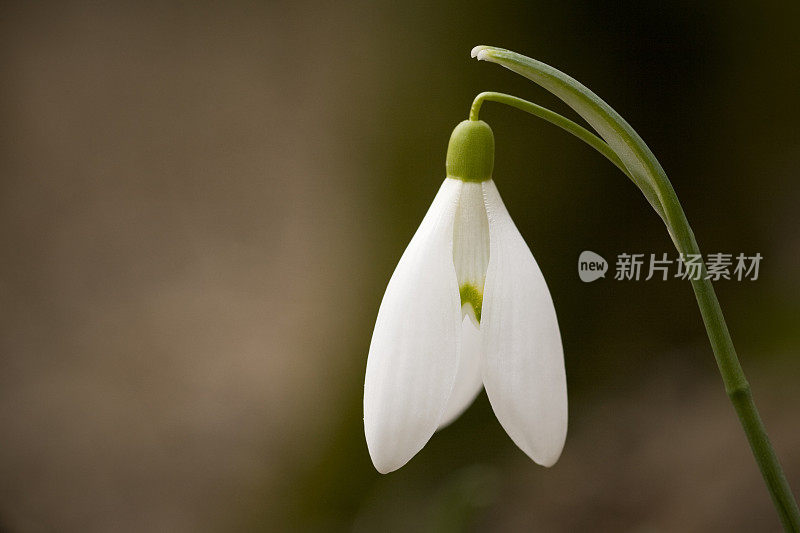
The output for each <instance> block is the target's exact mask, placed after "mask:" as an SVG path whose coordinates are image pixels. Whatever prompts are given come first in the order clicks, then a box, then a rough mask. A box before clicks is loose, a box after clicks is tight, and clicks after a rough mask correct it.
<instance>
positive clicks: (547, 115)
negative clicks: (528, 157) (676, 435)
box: [470, 46, 800, 533]
mask: <svg viewBox="0 0 800 533" xmlns="http://www.w3.org/2000/svg"><path fill="white" fill-rule="evenodd" d="M472 55H473V57H477V58H478V59H479V60H484V61H490V62H492V63H497V64H498V65H501V66H504V67H506V68H508V69H509V70H512V71H513V72H516V73H517V74H520V75H522V76H524V77H526V78H528V79H529V80H531V81H533V82H534V83H536V84H538V85H540V86H541V87H543V88H545V89H546V90H548V91H550V92H551V93H553V94H554V95H556V96H557V97H559V98H560V99H561V100H563V101H564V102H565V103H566V104H567V105H569V106H570V107H571V108H572V109H574V110H575V111H576V112H577V113H578V114H580V115H581V116H582V117H583V118H584V119H585V120H586V121H587V122H588V123H589V124H591V125H592V127H594V128H595V130H596V131H597V132H598V133H599V134H600V137H602V140H601V139H600V138H598V137H597V136H595V135H594V134H593V133H591V132H590V131H588V130H586V129H585V128H582V127H581V126H579V125H577V124H575V123H573V122H572V121H570V120H568V119H566V118H564V117H562V116H560V115H558V114H557V113H554V112H552V111H549V110H547V109H545V108H542V107H540V106H537V105H536V104H532V103H530V102H526V101H525V100H521V99H519V98H516V97H513V96H508V95H502V94H498V93H482V94H480V95H478V97H477V98H476V99H475V102H474V103H473V105H472V109H471V111H470V118H473V117H474V118H473V120H475V119H477V116H478V111H479V110H480V107H481V103H482V102H483V101H484V100H491V101H497V102H501V103H505V104H508V105H510V106H512V107H516V108H517V109H521V110H523V111H526V112H528V113H531V114H533V115H536V116H538V117H540V118H543V119H545V120H547V121H548V122H550V123H552V124H555V125H557V126H559V127H561V128H563V129H565V130H567V131H569V132H570V133H572V134H573V135H575V136H576V137H578V138H580V139H582V140H583V141H585V142H586V143H587V144H589V145H590V146H591V147H592V148H594V149H595V150H597V151H599V152H600V153H602V154H603V155H604V156H606V158H608V159H609V160H610V161H611V162H612V163H614V164H615V165H616V166H617V168H619V169H620V170H622V171H623V173H624V174H625V175H626V176H628V177H629V178H631V180H632V181H633V182H634V183H635V184H636V185H637V187H639V189H640V190H641V191H642V193H643V194H644V195H645V197H646V198H647V200H648V201H649V202H650V204H651V205H652V206H653V208H654V209H655V210H656V212H657V213H658V214H659V216H660V217H661V218H662V220H663V221H664V223H665V225H666V227H667V230H668V231H669V234H670V237H671V238H672V241H673V242H674V243H675V247H676V248H677V250H678V251H679V252H680V253H682V254H685V255H698V256H699V255H700V248H699V247H698V245H697V240H696V239H695V236H694V232H693V231H692V228H691V226H690V225H689V221H688V220H687V219H686V214H685V213H684V211H683V207H682V206H681V204H680V201H679V200H678V197H677V195H676V194H675V190H674V189H673V187H672V183H670V181H669V179H668V178H667V175H666V173H665V172H664V169H663V168H662V167H661V164H660V163H659V162H658V160H657V159H656V157H655V155H653V153H652V151H650V149H649V148H648V147H647V145H646V144H645V142H644V140H643V139H642V138H641V136H639V134H638V133H636V131H634V129H633V128H632V127H631V126H630V124H628V123H627V122H626V121H625V119H623V118H622V116H620V114H619V113H617V112H616V111H615V110H614V109H613V108H612V107H611V106H609V105H608V104H607V103H606V102H605V101H604V100H602V99H601V98H600V97H599V96H597V95H596V94H595V93H593V92H592V91H591V90H589V89H588V88H587V87H586V86H585V85H583V84H581V83H580V82H578V81H577V80H575V79H574V78H572V77H570V76H568V75H567V74H564V73H563V72H561V71H560V70H558V69H555V68H553V67H551V66H550V65H547V64H545V63H542V62H541V61H537V60H535V59H532V58H530V57H526V56H523V55H521V54H517V53H515V52H512V51H510V50H505V49H502V48H497V47H492V46H477V47H475V48H474V49H473V50H472ZM609 151H611V152H613V154H614V156H612V155H611V154H609V153H608V152H609ZM700 270H701V272H700V276H699V277H698V279H694V280H692V281H691V283H692V289H693V290H694V293H695V297H696V299H697V304H698V306H699V307H700V314H701V315H702V317H703V323H704V325H705V327H706V332H707V333H708V339H709V341H710V342H711V348H712V350H713V352H714V357H715V359H716V362H717V367H718V368H719V372H720V375H721V376H722V381H723V383H724V385H725V392H726V393H727V395H728V397H729V398H730V401H731V403H732V404H733V407H734V409H735V410H736V414H737V415H738V417H739V421H740V423H741V425H742V428H743V429H744V432H745V434H746V435H747V440H748V442H749V443H750V448H751V449H752V451H753V456H754V457H755V460H756V464H757V465H758V468H759V470H760V471H761V474H762V476H763V477H764V481H765V483H766V486H767V490H768V491H769V493H770V496H771V497H772V501H773V503H774V505H775V509H776V511H777V513H778V516H779V517H780V520H781V523H782V524H783V527H784V529H785V530H786V531H790V532H798V533H800V510H798V506H797V502H796V500H795V498H794V495H793V494H792V490H791V488H790V487H789V483H788V482H787V480H786V476H785V475H784V473H783V469H782V468H781V464H780V461H779V460H778V457H777V455H776V454H775V450H774V448H773V447H772V444H771V443H770V440H769V437H768V436H767V431H766V429H765V428H764V423H763V422H762V421H761V417H760V416H759V414H758V409H756V405H755V402H754V401H753V395H752V393H751V392H750V385H749V383H748V382H747V379H746V378H745V375H744V371H743V370H742V366H741V364H740V363H739V358H738V356H737V355H736V350H735V349H734V347H733V341H732V340H731V336H730V332H729V331H728V326H727V324H726V323H725V317H724V316H723V314H722V309H721V308H720V305H719V301H718V300H717V295H716V293H715V291H714V287H713V285H712V284H711V281H710V280H709V279H706V277H707V276H706V274H707V272H706V267H705V264H703V263H702V261H701V269H700Z"/></svg>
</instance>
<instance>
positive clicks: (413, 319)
mask: <svg viewBox="0 0 800 533" xmlns="http://www.w3.org/2000/svg"><path fill="white" fill-rule="evenodd" d="M461 185H462V182H461V181H459V180H455V179H452V178H447V179H445V181H444V183H443V184H442V187H441V188H440V189H439V192H438V194H437V195H436V198H435V199H434V201H433V204H432V205H431V207H430V209H429V210H428V213H427V214H426V215H425V218H424V219H423V221H422V224H420V227H419V229H418V230H417V232H416V234H414V237H413V238H412V239H411V242H410V243H409V245H408V248H406V251H405V252H404V253H403V257H402V258H401V259H400V262H399V263H398V265H397V268H396V269H395V271H394V274H393V275H392V279H391V280H390V281H389V286H388V287H387V288H386V294H384V296H383V301H382V302H381V307H380V310H379V311H378V319H377V321H376V323H375V331H374V332H373V334H372V343H371V344H370V348H369V357H368V359H367V371H366V378H365V381H364V432H365V434H366V437H367V447H368V448H369V453H370V456H371V457H372V462H373V464H374V465H375V468H376V469H377V470H378V471H379V472H381V473H384V474H385V473H387V472H391V471H393V470H396V469H398V468H400V467H401V466H403V465H404V464H405V463H406V462H408V460H409V459H411V458H412V457H413V456H414V455H415V454H416V453H417V452H418V451H419V450H421V449H422V447H423V446H424V445H425V443H426V442H428V440H429V439H430V438H431V435H433V433H434V431H436V428H437V427H438V425H439V420H440V419H441V417H442V413H443V411H444V408H445V405H446V404H447V400H448V398H449V397H450V391H451V390H452V388H453V382H454V380H455V376H456V370H457V368H458V350H459V343H460V336H461V300H460V297H459V293H458V282H457V281H456V272H455V267H454V265H453V221H454V218H455V211H456V206H457V204H458V197H459V193H460V191H461Z"/></svg>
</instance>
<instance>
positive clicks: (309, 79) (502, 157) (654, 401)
mask: <svg viewBox="0 0 800 533" xmlns="http://www.w3.org/2000/svg"><path fill="white" fill-rule="evenodd" d="M798 21H800V6H798V4H797V2H795V1H789V0H785V1H780V0H767V1H760V2H751V1H748V2H700V3H696V2H683V1H681V2H670V3H663V2H624V3H597V2H569V1H568V2H560V3H550V2H548V3H544V2H529V3H526V4H524V5H517V4H516V3H515V4H508V5H504V4H503V3H486V2H476V1H467V2H463V1H462V2H443V3H433V4H432V3H429V2H402V3H395V2H384V1H379V2H336V3H326V2H305V1H292V2H263V3H262V2H240V1H231V2H225V3H205V2H201V3H191V2H129V3H120V2H91V3H88V2H87V3H75V2H40V3H28V2H3V3H2V7H0V68H1V69H2V70H1V72H2V74H1V75H0V79H1V80H2V83H0V139H1V142H0V302H1V305H0V530H2V531H22V532H27V531H123V532H124V531H195V532H196V531H357V532H367V531H554V532H555V531H583V530H594V531H777V530H779V524H778V521H777V518H776V516H775V514H774V512H773V510H772V508H771V503H770V500H769V497H768V495H767V492H766V491H765V489H764V487H763V485H762V483H761V480H760V477H759V472H758V470H757V469H756V467H755V464H754V462H753V460H752V458H751V456H750V452H749V449H748V447H747V443H746V440H745V438H744V435H743V433H742V431H741V430H740V428H739V426H738V422H737V420H736V417H735V414H734V412H733V410H732V408H731V407H730V406H729V404H728V403H727V399H726V397H725V394H724V391H723V388H722V384H721V381H720V379H719V377H718V375H717V374H716V368H715V364H714V360H713V357H712V354H711V351H710V348H709V345H708V341H707V339H706V337H705V334H704V330H703V328H702V325H701V322H700V317H699V313H698V311H697V309H696V306H695V302H694V297H693V294H692V292H691V289H690V287H689V285H688V284H687V283H685V282H680V281H669V282H661V281H650V282H644V281H639V282H621V281H614V280H613V279H611V278H610V277H609V278H607V279H605V280H599V281H597V282H595V283H592V284H585V283H582V282H580V281H579V279H578V276H577V271H576V270H577V269H576V262H577V256H578V254H579V253H580V252H581V251H582V250H586V249H589V250H594V251H596V252H598V253H600V254H602V255H604V256H605V257H606V258H607V259H610V260H612V261H613V259H614V257H615V256H616V255H617V254H619V253H622V252H628V253H633V252H641V253H658V254H660V253H663V252H669V253H670V254H672V253H673V252H672V250H671V248H670V242H669V240H668V238H667V234H666V232H665V230H664V228H663V226H662V225H661V224H660V222H659V219H658V218H657V216H656V215H655V214H654V213H652V212H651V211H650V209H649V207H648V205H647V203H646V201H644V199H643V197H641V195H640V193H639V192H638V191H637V190H636V189H635V188H634V187H633V186H632V185H631V184H630V183H629V182H628V181H627V180H626V179H625V178H624V177H622V176H621V175H620V174H619V173H618V172H617V171H616V170H615V169H614V168H613V167H612V166H611V165H609V164H608V163H607V162H606V161H605V160H604V159H603V158H601V157H600V156H599V155H598V154H596V153H595V152H593V151H592V150H590V149H588V148H587V147H586V146H584V145H582V144H580V143H579V142H577V141H576V140H574V139H573V138H571V137H569V136H568V135H566V134H564V133H563V132H561V131H560V130H557V129H554V128H553V127H551V126H549V125H547V124H544V123H542V122H540V121H537V120H536V119H534V118H532V117H529V116H527V115H524V114H521V113H519V112H517V111H513V110H510V109H506V108H501V107H500V106H498V105H497V104H491V103H490V104H486V106H485V107H484V110H483V113H482V117H483V118H484V119H485V120H487V121H488V122H489V123H490V124H491V125H492V127H493V128H494V131H495V135H496V140H497V163H496V168H495V178H496V181H497V183H498V187H499V188H500V191H501V193H502V194H503V196H504V198H505V200H506V204H507V206H508V208H509V210H510V211H511V213H512V216H513V217H514V218H515V220H516V222H517V225H518V226H519V228H520V230H521V232H522V234H523V235H524V236H525V238H526V240H527V241H528V243H529V244H530V245H531V248H532V249H533V251H534V254H535V255H536V257H537V259H538V261H539V263H540V266H541V267H542V270H543V271H544V273H545V275H546V277H547V279H548V283H549V286H550V289H551V292H552V295H553V298H554V300H555V304H556V309H557V311H558V314H559V318H560V325H561V331H562V335H563V340H564V345H565V353H566V366H567V373H568V381H569V390H570V430H569V436H568V439H567V444H566V448H565V450H564V453H563V455H562V458H561V460H560V461H559V463H558V464H557V465H556V466H555V467H553V468H551V469H544V468H541V467H538V466H536V465H535V464H533V463H532V462H531V461H530V460H528V459H527V457H526V456H525V455H524V454H523V453H522V452H520V451H519V450H518V449H516V448H515V446H514V445H513V443H512V442H511V441H510V439H509V438H508V437H507V436H506V435H505V433H504V432H503V430H502V429H501V427H500V426H499V424H498V422H497V421H496V419H495V418H494V416H493V414H492V412H491V408H490V406H489V404H488V401H487V400H486V397H485V394H483V393H482V394H481V396H480V397H479V398H478V400H477V401H476V403H475V404H474V405H473V406H472V407H471V408H470V409H469V410H468V411H467V412H466V413H465V415H464V416H462V417H461V419H459V420H458V421H457V422H456V423H455V424H453V425H452V426H451V427H449V428H447V429H446V430H444V431H441V432H440V433H437V434H436V435H435V436H434V437H433V439H432V440H431V442H430V443H429V444H428V446H426V448H425V449H424V450H423V451H422V452H421V453H419V455H418V456H416V457H415V458H414V459H413V460H412V461H411V462H410V463H409V464H408V465H406V466H405V467H403V468H402V469H401V470H399V471H398V472H396V473H392V474H390V475H386V476H382V475H380V474H378V473H377V472H375V470H374V469H373V467H372V465H371V463H370V460H369V456H368V454H367V449H366V444H365V441H364V437H363V428H362V411H361V409H362V407H361V395H362V390H363V375H364V368H365V362H366V355H367V350H368V346H369V341H370V336H371V333H372V326H373V324H374V319H375V316H376V313H377V309H378V305H379V303H380V299H381V297H382V295H383V290H384V288H385V286H386V283H387V281H388V279H389V276H390V275H391V273H392V270H393V268H394V266H395V264H396V262H397V260H398V258H399V257H400V255H401V253H402V251H403V249H404V247H405V245H406V244H407V242H408V241H409V239H410V238H411V236H412V234H413V232H414V230H415V228H416V226H417V225H418V224H419V222H420V220H421V219H422V216H423V214H424V213H425V211H426V209H427V207H428V205H429V203H430V201H431V199H432V198H433V196H434V194H435V192H436V190H437V188H438V187H439V184H440V182H441V180H442V178H443V176H444V156H445V149H446V144H447V140H448V137H449V134H450V131H451V129H452V128H453V126H455V124H456V123H457V122H459V121H460V120H462V119H464V118H466V115H467V111H468V108H469V105H470V103H471V100H472V98H473V96H474V95H475V94H477V93H478V92H480V91H482V90H498V91H503V92H510V93H513V94H516V95H519V96H521V97H525V98H528V99H532V100H534V101H536V102H538V103H540V104H543V105H547V106H551V107H553V108H555V109H558V110H560V111H562V112H568V111H569V110H568V109H565V107H564V106H563V105H561V104H560V102H558V101H556V100H555V99H554V98H553V97H551V96H550V95H549V94H547V93H545V92H544V91H542V90H540V89H539V88H538V87H535V86H534V85H533V84H531V83H530V82H527V81H526V80H524V79H521V78H519V77H517V76H516V75H514V74H512V73H510V72H508V71H505V70H503V69H501V68H500V67H497V66H495V65H490V64H486V63H478V62H476V61H475V60H471V59H470V58H469V51H470V49H471V48H472V47H473V46H474V45H476V44H492V45H497V46H502V47H506V48H511V49H514V50H517V51H520V52H522V53H525V54H526V55H530V56H534V57H536V58H538V59H541V60H543V61H545V62H547V63H550V64H552V65H554V66H556V67H558V68H561V69H562V70H564V71H566V72H568V73H570V74H572V75H573V76H575V77H576V78H577V79H579V80H581V81H583V82H584V83H585V84H587V85H588V86H590V87H591V88H592V89H593V90H594V91H595V92H597V93H598V94H599V95H601V96H602V97H604V98H605V99H606V100H607V101H608V102H609V103H610V104H611V105H612V106H614V107H615V108H616V109H617V110H618V111H620V113H621V114H622V115H623V116H625V117H626V118H627V119H628V121H629V122H630V123H631V124H632V125H633V126H634V127H635V128H636V129H637V130H638V131H639V133H640V134H641V135H642V136H643V137H644V138H645V139H646V140H647V142H648V144H649V145H650V147H651V148H652V149H653V151H654V152H655V153H656V155H657V156H658V157H659V159H660V160H661V162H662V164H663V166H664V168H665V169H666V170H667V172H668V174H669V175H670V177H671V179H672V181H673V183H674V185H675V188H676V189H677V191H678V194H679V196H680V198H681V199H682V201H683V203H684V207H685V209H686V212H687V214H688V217H689V219H690V220H691V221H692V223H693V225H694V230H695V233H696V234H697V237H698V240H699V242H700V245H701V248H702V249H703V250H704V251H705V252H707V253H710V252H731V253H739V252H745V253H755V252H759V253H761V254H762V255H763V256H764V258H765V259H764V261H763V263H762V267H761V275H760V278H759V279H758V280H757V281H754V282H741V283H737V282H721V283H718V284H717V290H718V294H719V298H720V300H721V302H722V305H723V308H724V310H725V312H726V314H727V318H728V320H729V325H730V328H731V330H732V333H733V337H734V341H735V343H736V344H737V347H738V350H739V352H740V356H741V358H742V362H743V365H744V367H745V370H746V371H747V373H748V377H749V378H750V381H751V383H752V386H753V390H754V394H755V398H756V400H757V402H758V405H759V406H760V408H761V409H762V415H763V418H764V420H765V422H766V425H767V428H768V430H769V431H770V434H771V436H772V439H773V441H774V445H775V448H776V449H777V451H778V454H779V456H780V457H781V458H782V460H783V463H784V466H785V469H786V473H787V475H788V477H789V479H790V482H791V484H792V485H793V487H794V489H795V491H798V490H800V388H798V385H797V383H798V381H799V380H800V358H799V357H798V353H799V351H798V350H799V349H800V327H799V326H800V324H799V322H800V278H799V277H798V265H799V264H800V234H799V233H798V225H799V224H798V223H800V214H799V213H798V208H797V206H798V205H799V204H800V185H799V184H800V180H798V175H799V174H800V135H798V123H800V106H798V105H797V95H798V94H800V67H798V65H799V64H800V39H798V37H797V27H798ZM570 116H571V115H570Z"/></svg>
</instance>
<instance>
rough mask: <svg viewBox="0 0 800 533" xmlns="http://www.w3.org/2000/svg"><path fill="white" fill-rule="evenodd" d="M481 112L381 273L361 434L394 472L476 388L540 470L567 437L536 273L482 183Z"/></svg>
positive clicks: (382, 468) (560, 383)
mask: <svg viewBox="0 0 800 533" xmlns="http://www.w3.org/2000/svg"><path fill="white" fill-rule="evenodd" d="M493 167H494V136H493V134H492V130H491V128H490V127H489V126H488V124H486V123H485V122H483V121H480V120H466V121H464V122H462V123H460V124H459V125H458V126H457V127H456V129H455V130H454V131H453V134H452V136H451V138H450V143H449V146H448V151H447V177H446V179H445V180H444V183H443V184H442V186H441V188H440V189H439V192H438V193H437V195H436V197H435V198H434V200H433V204H432V205H431V207H430V209H429V210H428V213H427V214H426V215H425V218H424V219H423V220H422V224H420V227H419V229H418V230H417V232H416V233H415V234H414V237H413V238H412V239H411V242H410V243H409V245H408V248H406V251H405V253H403V256H402V257H401V258H400V262H399V263H398V265H397V268H396V269H395V271H394V274H393V275H392V278H391V280H390V281H389V286H388V287H387V288H386V294H385V295H384V297H383V301H382V302H381V306H380V310H379V311H378V318H377V321H376V323H375V331H374V332H373V334H372V342H371V344H370V348H369V357H368V360H367V370H366V378H365V383H364V430H365V434H366V439H367V446H368V448H369V453H370V456H371V457H372V462H373V463H374V465H375V468H377V470H378V471H379V472H381V473H384V474H385V473H388V472H391V471H393V470H397V469H398V468H400V467H401V466H403V465H404V464H405V463H407V462H408V461H409V460H410V459H411V458H412V457H413V456H414V455H415V454H416V453H417V452H419V451H420V450H421V449H422V447H423V446H424V445H425V443H426V442H428V440H429V439H430V438H431V436H432V435H433V433H434V432H435V431H436V430H437V429H439V428H442V427H444V426H446V425H448V424H449V423H450V422H452V421H453V420H454V419H456V418H457V417H458V416H459V415H460V414H461V413H462V412H463V411H464V410H465V409H466V408H467V407H468V406H469V405H470V404H471V403H472V401H473V400H474V399H475V397H476V396H477V395H478V393H479V392H480V390H481V388H482V387H485V388H486V393H487V395H488V397H489V401H490V402H491V404H492V409H493V410H494V412H495V414H496V416H497V418H498V420H499V421H500V424H501V425H502V426H503V428H504V429H505V430H506V432H507V433H508V434H509V436H510V437H511V439H512V440H513V441H514V442H515V443H516V444H517V446H519V447H520V448H521V449H522V450H523V451H524V452H525V453H526V454H528V456H530V457H531V458H532V459H533V460H534V461H536V462H537V463H539V464H541V465H544V466H551V465H553V464H554V463H555V462H556V461H557V460H558V457H559V456H560V455H561V450H562V448H563V446H564V440H565V438H566V433H567V386H566V377H565V373H564V356H563V349H562V346H561V335H560V333H559V330H558V321H557V319H556V313H555V309H554V308H553V302H552V299H551V298H550V292H549V291H548V289H547V285H546V283H545V280H544V277H543V276H542V273H541V271H540V270H539V267H538V265H537V264H536V261H535V260H534V258H533V255H532V254H531V252H530V250H529V249H528V246H527V245H526V244H525V241H524V240H523V238H522V236H521V235H520V233H519V231H518V230H517V228H516V226H515V225H514V223H513V222H512V220H511V217H510V216H509V214H508V211H507V210H506V208H505V206H504V205H503V201H502V200H501V199H500V194H499V193H498V191H497V187H496V186H495V184H494V181H493V180H492V169H493Z"/></svg>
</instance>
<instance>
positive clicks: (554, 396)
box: [481, 181, 567, 466]
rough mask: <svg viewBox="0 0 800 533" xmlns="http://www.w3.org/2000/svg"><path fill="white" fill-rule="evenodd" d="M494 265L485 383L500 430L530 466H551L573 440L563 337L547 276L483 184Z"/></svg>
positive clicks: (487, 293)
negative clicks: (569, 430)
mask: <svg viewBox="0 0 800 533" xmlns="http://www.w3.org/2000/svg"><path fill="white" fill-rule="evenodd" d="M483 190H484V198H485V201H486V211H487V215H488V217H489V235H490V237H489V239H490V246H491V251H490V258H489V269H488V271H487V274H486V285H485V289H484V298H483V313H482V319H481V332H482V334H483V346H484V353H485V355H484V364H483V382H484V386H485V387H486V393H487V394H488V396H489V401H490V402H491V404H492V409H494V412H495V414H496V415H497V418H498V420H499V421H500V424H502V426H503V428H505V430H506V432H507V433H508V435H509V436H510V437H511V439H512V440H513V441H514V442H515V443H516V445H517V446H519V447H520V448H521V449H522V450H523V451H524V452H525V453H526V454H528V455H529V456H530V457H531V459H533V460H534V461H536V462H537V463H539V464H541V465H543V466H552V465H553V464H554V463H555V462H556V461H557V460H558V458H559V456H560V455H561V450H562V449H563V447H564V440H565V439H566V436H567V381H566V375H565V372H564V352H563V348H562V346H561V334H560V333H559V330H558V321H557V319H556V312H555V309H554V307H553V301H552V299H551V298H550V291H549V290H548V289H547V284H546V283H545V281H544V277H543V276H542V272H541V270H539V266H538V265H537V264H536V261H535V260H534V258H533V255H532V254H531V251H530V249H529V248H528V246H527V245H526V244H525V241H524V240H523V239H522V236H521V235H520V233H519V231H518V230H517V228H516V226H515V225H514V222H513V221H512V220H511V217H510V216H509V214H508V211H507V210H506V208H505V205H503V201H502V200H501V199H500V194H499V193H498V192H497V187H495V185H494V182H493V181H487V182H484V187H483Z"/></svg>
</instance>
